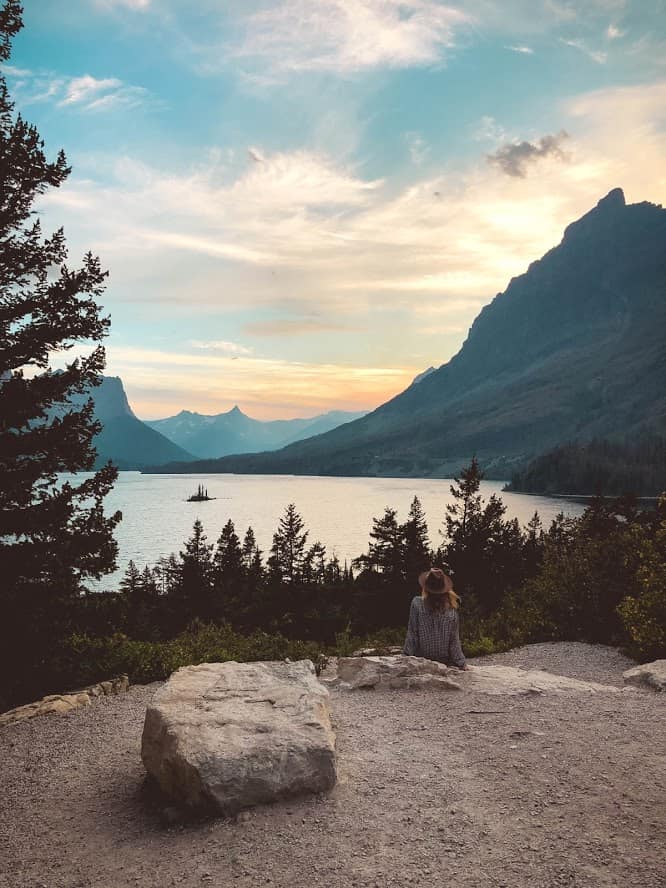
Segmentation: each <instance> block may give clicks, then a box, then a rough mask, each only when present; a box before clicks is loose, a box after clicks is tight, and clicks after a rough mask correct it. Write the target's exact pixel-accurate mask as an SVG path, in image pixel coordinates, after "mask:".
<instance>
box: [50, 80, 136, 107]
mask: <svg viewBox="0 0 666 888" xmlns="http://www.w3.org/2000/svg"><path fill="white" fill-rule="evenodd" d="M147 96H148V90H146V89H143V87H140V86H127V85H126V84H124V83H123V81H122V80H119V79H118V78H117V77H106V78H101V79H97V78H95V77H91V75H90V74H84V75H83V76H82V77H73V78H72V79H71V80H69V82H68V83H67V85H66V87H65V95H64V97H63V98H62V99H61V100H60V101H59V102H58V105H59V106H60V107H64V106H72V105H74V106H77V107H80V108H84V109H85V110H86V111H101V110H105V109H108V108H111V107H116V106H118V105H123V106H125V107H135V106H136V105H139V104H141V103H142V102H143V101H144V100H145V99H146V98H147Z"/></svg>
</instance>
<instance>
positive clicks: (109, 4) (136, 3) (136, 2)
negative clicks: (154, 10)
mask: <svg viewBox="0 0 666 888" xmlns="http://www.w3.org/2000/svg"><path fill="white" fill-rule="evenodd" d="M151 2H152V0H93V4H94V5H95V6H97V7H100V8H101V9H117V8H118V7H124V8H125V9H133V10H142V9H148V7H149V6H150V5H151Z"/></svg>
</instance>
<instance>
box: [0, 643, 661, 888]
mask: <svg viewBox="0 0 666 888" xmlns="http://www.w3.org/2000/svg"><path fill="white" fill-rule="evenodd" d="M483 662H484V664H485V663H490V662H496V663H502V664H505V665H525V666H530V667H532V666H542V667H543V668H546V669H548V670H549V671H552V672H559V673H560V674H566V675H571V676H573V677H576V678H583V679H589V680H592V681H598V682H602V683H606V684H620V683H621V673H622V671H623V669H626V668H628V667H629V665H630V663H629V661H626V660H625V659H624V658H623V657H621V655H619V654H618V653H617V652H616V651H614V650H613V649H610V648H602V647H591V646H587V645H577V644H552V645H532V646H530V647H528V648H524V649H522V650H519V651H513V652H510V653H508V654H502V655H499V656H496V657H492V658H486V659H485V660H484V661H483ZM154 688H155V686H149V687H136V688H133V689H132V690H131V691H130V692H129V693H128V694H125V695H121V696H119V697H115V698H113V697H106V698H100V699H98V700H96V701H94V703H93V705H92V706H91V707H89V708H86V709H80V710H77V711H75V712H73V713H71V714H69V715H67V716H60V717H58V716H47V717H44V718H39V719H34V720H32V721H26V722H22V723H19V724H17V725H11V726H8V727H6V728H4V729H2V730H0V799H1V800H2V806H1V809H0V886H3V888H4V886H8V888H39V886H46V888H83V886H91V888H92V886H94V888H122V886H137V885H138V886H146V888H158V886H159V888H168V886H172V885H180V886H185V888H188V886H201V885H215V886H220V888H222V886H225V888H227V886H234V888H236V886H238V888H249V886H253V888H254V886H259V885H269V886H273V888H301V886H302V888H306V886H307V888H311V886H322V888H324V886H326V888H351V886H359V888H360V886H363V888H367V886H370V888H372V886H382V888H383V886H388V885H395V886H416V885H423V886H426V885H427V886H450V885H455V886H456V888H485V886H489V888H496V886H507V888H509V886H510V888H528V886H529V888H555V886H571V888H596V886H623V888H631V886H636V888H639V886H640V888H666V852H665V850H664V849H665V847H666V761H665V758H664V750H666V718H665V716H666V694H661V695H659V694H656V693H654V692H651V691H642V690H635V691H632V692H628V693H622V694H610V693H605V694H604V693H602V694H595V695H590V696H585V697H584V698H582V697H554V696H553V697H548V696H536V697H535V696H527V697H491V696H487V695H481V694H468V693H462V694H461V693H456V692H441V691H433V690H419V691H415V690H408V691H407V690H405V691H381V692H378V691H366V692H363V691H356V692H353V693H344V692H340V691H333V693H332V709H333V714H334V720H335V723H336V728H337V734H338V752H339V766H340V780H339V783H338V785H337V787H336V788H335V789H334V791H333V792H332V793H331V794H330V795H328V796H323V797H312V798H307V799H299V800H297V801H293V802H289V803H282V804H278V805H274V806H270V807H265V808H260V809H256V810H255V811H252V812H251V813H247V814H245V815H241V818H239V820H238V821H224V820H216V821H213V822H208V823H196V824H189V825H186V826H182V825H177V824H176V825H167V824H165V822H164V814H163V811H162V810H161V809H160V808H159V807H157V806H156V804H155V803H154V802H153V801H151V799H150V798H149V796H148V794H147V792H146V790H145V788H144V771H143V767H142V764H141V760H140V757H139V747H140V738H141V730H142V726H143V716H144V711H145V704H146V701H147V700H148V699H149V698H150V695H151V694H152V693H153V691H154Z"/></svg>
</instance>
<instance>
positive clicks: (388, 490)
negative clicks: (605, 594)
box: [98, 472, 583, 589]
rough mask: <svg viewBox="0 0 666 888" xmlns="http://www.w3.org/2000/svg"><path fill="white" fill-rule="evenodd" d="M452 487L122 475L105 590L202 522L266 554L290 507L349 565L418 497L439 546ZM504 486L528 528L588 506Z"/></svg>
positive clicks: (114, 495)
mask: <svg viewBox="0 0 666 888" xmlns="http://www.w3.org/2000/svg"><path fill="white" fill-rule="evenodd" d="M198 484H203V485H204V486H205V487H207V488H208V494H209V496H214V497H216V499H215V500H213V501H211V502H205V503H188V502H186V500H187V497H188V496H190V495H191V494H192V493H194V492H195V491H196V488H197V485H198ZM450 484H451V481H450V480H445V479H431V478H423V479H419V478H408V479H403V478H319V477H296V476H290V475H141V474H140V473H139V472H121V473H120V475H119V476H118V480H117V482H116V484H115V487H114V489H113V491H112V492H111V493H110V494H109V496H108V497H107V499H106V511H107V513H108V512H113V511H115V510H116V509H120V511H121V512H122V513H123V520H122V521H121V523H120V525H119V526H118V529H117V531H116V539H117V540H118V545H119V558H118V564H119V569H118V571H117V572H116V573H114V574H111V575H109V576H108V577H105V578H104V579H103V580H102V581H101V582H100V583H99V584H98V588H101V589H115V588H117V585H118V582H119V580H120V579H121V577H122V575H123V573H124V572H125V569H126V567H127V564H128V562H129V561H130V559H133V560H134V562H135V563H136V564H137V566H138V567H139V568H143V567H144V566H145V565H146V564H148V565H153V564H155V562H156V561H157V560H158V558H160V557H161V556H162V555H168V554H169V553H170V552H178V551H179V550H180V549H181V548H182V547H183V544H184V542H185V540H186V539H187V538H188V537H189V536H190V534H191V531H192V524H193V523H194V520H195V519H196V518H200V519H201V521H202V523H203V525H204V528H205V531H206V534H207V535H208V539H209V542H214V541H215V540H216V539H217V537H218V536H219V533H220V531H221V529H222V527H223V526H224V524H226V522H227V521H228V520H229V518H231V520H232V521H233V522H234V524H235V526H236V532H237V533H238V535H239V536H240V537H241V539H242V537H243V534H244V533H245V531H246V530H247V528H248V526H250V525H251V526H252V528H253V529H254V532H255V535H256V537H257V542H258V543H259V547H260V548H261V549H262V550H263V551H264V553H266V552H267V551H268V550H269V549H270V546H271V542H272V538H273V533H274V531H275V528H276V527H277V523H278V521H279V519H280V517H281V515H282V514H283V512H284V509H285V506H287V504H288V503H291V502H293V503H295V504H296V508H297V509H298V511H299V512H300V514H301V515H302V516H303V519H304V521H305V525H306V527H307V528H308V529H309V531H310V536H309V538H308V541H309V542H310V543H312V542H314V541H315V540H320V541H321V542H322V543H323V544H324V545H325V546H326V548H327V552H328V554H329V555H332V554H333V553H334V552H335V553H336V554H337V556H338V558H339V559H340V561H341V562H344V561H345V560H347V561H351V559H352V558H355V557H356V556H358V555H360V554H362V553H363V552H365V551H366V549H367V545H368V539H369V532H370V528H371V527H372V519H373V518H375V517H379V516H380V515H382V513H383V511H384V508H385V507H386V506H390V507H391V508H393V509H397V510H398V518H399V520H403V521H404V520H405V519H406V517H407V512H408V511H409V506H410V504H411V501H412V499H413V498H414V496H418V497H419V499H420V500H421V503H422V504H423V508H424V510H425V513H426V517H427V519H428V528H429V531H430V539H431V542H432V543H433V544H434V545H435V546H437V545H438V544H439V541H440V539H441V537H440V536H439V529H440V528H441V527H442V522H443V519H444V515H445V507H446V504H447V503H448V502H450V501H451V500H452V497H451V494H450V491H449V486H450ZM502 486H503V484H502V482H500V481H484V482H482V484H481V492H482V494H483V496H484V497H486V498H487V497H489V496H490V494H492V493H497V494H500V495H501V497H502V499H503V500H504V503H505V504H506V507H507V515H508V516H509V517H511V518H513V517H516V518H518V520H519V521H520V522H521V524H526V523H527V522H528V521H529V520H530V518H531V517H532V515H533V514H534V512H535V510H536V511H538V512H539V515H540V516H541V519H542V521H543V523H544V525H546V526H547V525H548V524H549V523H550V521H551V520H552V519H553V518H554V517H555V515H557V514H558V512H564V513H565V514H566V515H579V514H581V512H582V511H583V506H582V505H580V504H578V503H574V502H570V501H568V500H560V499H551V498H548V497H539V496H528V495H526V494H519V493H502V492H501V491H502Z"/></svg>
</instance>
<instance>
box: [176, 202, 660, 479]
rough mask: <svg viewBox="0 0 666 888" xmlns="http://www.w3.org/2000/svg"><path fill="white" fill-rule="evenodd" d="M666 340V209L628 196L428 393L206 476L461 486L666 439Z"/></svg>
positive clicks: (420, 388) (518, 289)
mask: <svg viewBox="0 0 666 888" xmlns="http://www.w3.org/2000/svg"><path fill="white" fill-rule="evenodd" d="M665 331H666V210H663V209H662V208H661V206H657V205H654V204H650V203H647V202H644V203H638V204H632V205H627V204H626V203H625V199H624V194H623V193H622V191H621V190H620V189H615V190H613V191H611V192H610V193H609V194H608V195H607V196H606V197H605V198H603V200H601V201H599V203H598V204H597V206H596V207H595V208H594V209H593V210H591V211H590V212H589V213H587V214H586V215H584V216H583V217H582V218H581V219H579V220H578V221H576V222H574V223H572V224H571V225H569V227H568V228H567V229H566V231H565V232H564V237H563V240H562V242H561V243H560V244H559V246H557V247H555V248H553V249H552V250H550V251H549V252H548V253H546V255H545V256H544V257H543V258H542V259H540V260H538V261H536V262H534V263H532V264H531V265H530V266H529V268H528V270H527V271H526V273H525V274H522V275H520V276H519V277H516V278H513V279H512V280H511V282H510V283H509V286H508V287H507V289H506V290H505V291H504V292H503V293H500V294H498V295H497V296H496V297H495V298H494V299H493V301H492V302H491V303H490V304H489V305H487V306H486V307H485V308H484V309H483V310H482V311H481V313H480V314H479V315H478V317H477V318H476V320H475V321H474V323H473V325H472V327H471V329H470V331H469V334H468V336H467V339H466V340H465V342H464V344H463V346H462V348H461V349H460V351H459V352H458V354H456V355H455V356H454V357H453V358H452V359H451V360H450V361H448V363H446V364H444V365H442V366H441V367H439V368H438V369H437V370H435V371H434V372H433V373H430V374H429V375H428V376H426V377H425V378H424V379H422V380H421V381H420V382H418V384H416V385H414V384H412V385H410V386H409V388H407V389H406V390H405V391H404V392H402V393H401V394H400V395H398V396H397V397H395V398H393V399H392V400H391V401H389V402H387V403H386V404H383V405H382V406H381V407H379V408H377V410H375V411H374V412H373V413H370V414H368V415H367V416H365V417H363V418H362V419H358V420H356V421H355V422H351V423H347V424H346V425H344V426H341V427H340V428H338V429H335V430H333V431H331V432H328V433H327V434H325V435H320V436H318V437H316V438H311V439H309V440H307V441H301V442H298V443H296V444H292V445H290V446H289V447H286V448H284V449H282V450H279V451H277V452H275V453H262V454H255V455H245V456H233V457H226V458H224V459H221V460H217V461H215V462H212V461H211V462H208V463H206V464H205V465H206V470H207V471H220V472H258V473H261V472H266V473H269V472H270V473H279V472H284V473H297V474H330V475H388V476H392V475H396V476H400V475H405V476H410V475H411V476H447V475H450V474H451V472H452V471H455V470H457V469H459V468H460V466H461V465H463V464H464V463H465V462H467V461H469V458H470V457H471V456H472V454H474V453H476V455H477V456H478V458H479V459H480V461H481V462H482V464H483V465H485V466H486V467H490V469H491V470H492V469H493V466H494V467H495V469H498V466H499V467H501V472H502V474H504V475H505V477H506V475H507V474H510V467H511V465H512V464H515V465H516V466H518V465H522V464H524V463H525V462H526V461H527V460H528V459H530V458H532V457H533V456H536V455H537V454H539V453H542V452H543V451H545V450H548V449H550V448H552V447H555V446H557V445H558V444H561V443H563V442H566V441H576V440H578V441H585V440H591V439H593V438H606V439H613V438H614V437H616V436H618V435H621V436H622V437H626V435H628V434H629V435H632V436H634V437H635V438H639V437H640V436H647V435H649V434H656V435H664V433H665V432H666V337H665V336H664V333H665ZM174 470H183V471H184V470H185V467H184V466H182V467H178V468H176V467H174ZM495 477H497V474H495Z"/></svg>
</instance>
